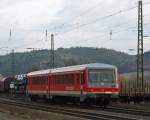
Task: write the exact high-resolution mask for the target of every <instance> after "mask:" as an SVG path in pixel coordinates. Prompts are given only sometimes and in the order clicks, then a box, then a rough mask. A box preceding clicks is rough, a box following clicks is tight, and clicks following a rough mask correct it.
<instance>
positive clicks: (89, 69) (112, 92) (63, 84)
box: [27, 63, 119, 106]
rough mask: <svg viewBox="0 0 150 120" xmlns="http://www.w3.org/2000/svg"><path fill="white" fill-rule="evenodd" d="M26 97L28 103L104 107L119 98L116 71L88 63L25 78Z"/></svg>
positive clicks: (106, 65) (38, 73)
mask: <svg viewBox="0 0 150 120" xmlns="http://www.w3.org/2000/svg"><path fill="white" fill-rule="evenodd" d="M27 77H28V82H27V93H28V95H29V97H30V98H31V100H37V99H40V98H45V99H49V100H51V101H55V102H56V101H57V102H58V101H59V102H67V101H72V102H75V103H86V104H88V105H90V104H99V105H104V106H106V105H108V103H109V101H110V99H111V98H117V97H118V95H119V82H118V72H117V68H116V67H115V66H112V65H108V64H102V63H91V64H84V65H76V66H69V67H62V68H55V69H48V70H40V71H35V72H30V73H28V74H27Z"/></svg>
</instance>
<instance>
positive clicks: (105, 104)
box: [103, 98, 110, 109]
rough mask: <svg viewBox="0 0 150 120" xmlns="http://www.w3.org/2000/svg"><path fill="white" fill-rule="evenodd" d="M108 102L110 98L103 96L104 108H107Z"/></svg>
mask: <svg viewBox="0 0 150 120" xmlns="http://www.w3.org/2000/svg"><path fill="white" fill-rule="evenodd" d="M109 103H110V100H109V99H108V98H105V99H104V101H103V107H104V109H105V108H107V106H108V105H109Z"/></svg>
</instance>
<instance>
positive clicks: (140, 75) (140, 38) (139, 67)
mask: <svg viewBox="0 0 150 120" xmlns="http://www.w3.org/2000/svg"><path fill="white" fill-rule="evenodd" d="M142 7H143V6H142V0H140V1H139V2H138V50H137V83H136V85H137V86H136V87H137V91H136V92H138V93H139V92H140V93H141V94H142V93H144V86H143V85H144V70H143V8H142Z"/></svg>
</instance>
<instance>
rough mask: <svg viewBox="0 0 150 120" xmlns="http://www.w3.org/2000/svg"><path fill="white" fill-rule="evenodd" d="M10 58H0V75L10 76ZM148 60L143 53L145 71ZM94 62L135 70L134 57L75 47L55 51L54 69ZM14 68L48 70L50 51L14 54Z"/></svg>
mask: <svg viewBox="0 0 150 120" xmlns="http://www.w3.org/2000/svg"><path fill="white" fill-rule="evenodd" d="M11 56H12V55H11V54H8V55H5V56H0V74H3V75H10V73H11V66H12V64H11V63H12V59H11ZM149 58H150V52H147V53H145V58H144V59H145V68H146V69H147V70H149V69H150V65H149V63H150V60H149ZM94 62H100V63H106V64H112V65H116V66H117V67H118V68H119V71H120V72H131V71H135V70H136V56H132V55H128V54H126V53H123V52H118V51H115V50H111V49H105V48H89V47H76V48H67V49H64V48H59V49H57V50H56V51H55V67H61V66H69V65H75V64H85V63H94ZM14 68H15V72H16V73H17V74H20V73H26V72H29V71H33V70H38V69H47V68H50V51H48V50H40V51H32V52H24V53H15V65H14Z"/></svg>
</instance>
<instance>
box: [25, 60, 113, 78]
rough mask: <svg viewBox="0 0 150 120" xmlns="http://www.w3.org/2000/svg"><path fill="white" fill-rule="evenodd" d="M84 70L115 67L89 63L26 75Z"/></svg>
mask: <svg viewBox="0 0 150 120" xmlns="http://www.w3.org/2000/svg"><path fill="white" fill-rule="evenodd" d="M85 68H88V69H114V68H116V67H115V66H113V65H108V64H103V63H90V64H83V65H75V66H68V67H61V68H55V69H48V70H40V71H35V72H31V73H28V74H27V76H34V75H41V74H48V73H61V72H71V71H75V70H76V71H80V70H84V69H85Z"/></svg>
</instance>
